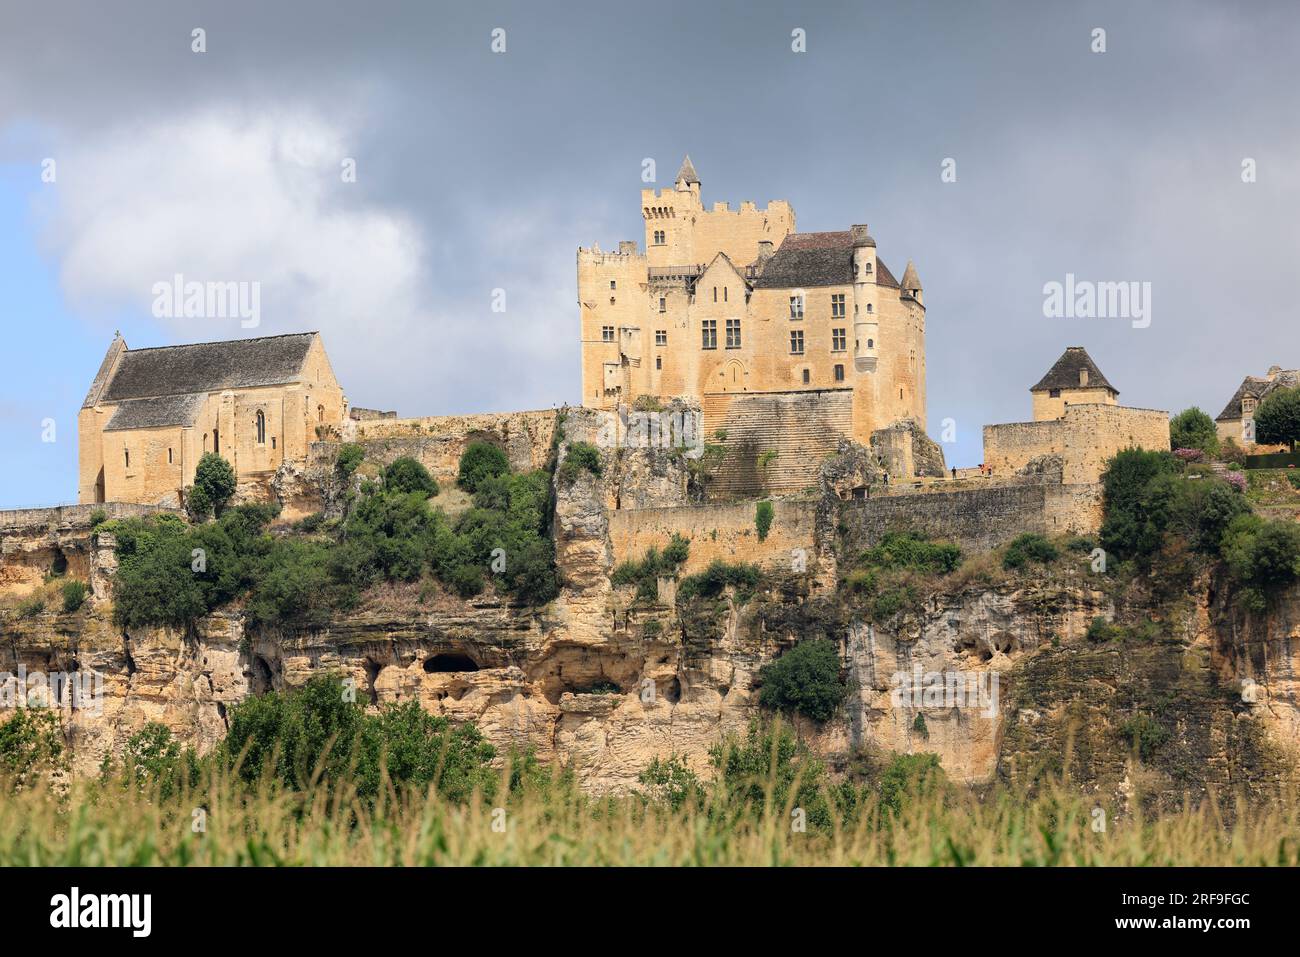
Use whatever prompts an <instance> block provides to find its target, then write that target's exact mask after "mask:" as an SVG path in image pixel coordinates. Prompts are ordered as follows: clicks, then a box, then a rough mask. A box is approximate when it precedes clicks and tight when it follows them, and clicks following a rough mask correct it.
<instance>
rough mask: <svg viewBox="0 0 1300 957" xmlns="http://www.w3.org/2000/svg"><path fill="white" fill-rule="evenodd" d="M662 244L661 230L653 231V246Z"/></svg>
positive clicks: (662, 234)
mask: <svg viewBox="0 0 1300 957" xmlns="http://www.w3.org/2000/svg"><path fill="white" fill-rule="evenodd" d="M663 244H664V231H663V230H662V229H656V230H655V245H656V246H662V245H663Z"/></svg>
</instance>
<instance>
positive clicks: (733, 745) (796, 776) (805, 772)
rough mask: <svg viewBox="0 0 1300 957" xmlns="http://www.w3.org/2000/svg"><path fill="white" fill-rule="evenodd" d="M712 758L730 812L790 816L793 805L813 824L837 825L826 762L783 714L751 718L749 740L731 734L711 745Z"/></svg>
mask: <svg viewBox="0 0 1300 957" xmlns="http://www.w3.org/2000/svg"><path fill="white" fill-rule="evenodd" d="M709 763H710V764H711V765H712V766H713V768H714V770H715V787H716V788H717V794H718V798H717V799H718V800H719V802H720V803H722V804H723V805H724V806H725V807H727V808H728V809H729V810H730V813H732V814H747V815H753V816H759V815H763V814H767V813H770V814H775V815H780V816H784V815H785V814H786V813H787V812H786V808H787V807H790V806H792V807H797V808H800V809H802V810H803V812H804V813H805V814H806V815H807V821H808V824H809V825H810V826H811V827H814V828H817V829H819V830H825V829H828V828H829V827H830V826H831V820H832V815H831V804H830V802H829V801H828V800H827V798H826V790H827V788H826V783H827V782H826V766H825V765H824V764H823V763H822V762H821V761H820V760H818V759H817V758H816V757H814V756H813V755H811V754H810V753H809V752H808V750H807V749H806V748H805V747H803V746H802V745H801V744H799V743H798V742H797V741H796V740H795V737H794V734H793V733H792V732H791V730H790V728H789V727H788V726H787V725H785V724H783V723H782V722H780V721H779V720H778V721H770V722H769V721H761V720H755V721H752V722H750V724H749V727H748V730H747V731H746V734H745V737H744V739H743V740H741V739H737V738H735V737H734V736H728V737H726V738H724V739H723V740H722V741H721V742H719V743H718V744H716V745H714V746H713V747H712V748H710V749H709ZM783 823H785V825H786V826H789V822H788V820H787V821H784V822H783Z"/></svg>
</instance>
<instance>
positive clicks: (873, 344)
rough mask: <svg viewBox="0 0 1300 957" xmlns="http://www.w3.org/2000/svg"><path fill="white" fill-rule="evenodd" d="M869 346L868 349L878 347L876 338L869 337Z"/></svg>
mask: <svg viewBox="0 0 1300 957" xmlns="http://www.w3.org/2000/svg"><path fill="white" fill-rule="evenodd" d="M867 348H868V349H874V348H876V340H875V339H868V340H867Z"/></svg>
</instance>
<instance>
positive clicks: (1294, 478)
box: [1286, 472, 1300, 491]
mask: <svg viewBox="0 0 1300 957" xmlns="http://www.w3.org/2000/svg"><path fill="white" fill-rule="evenodd" d="M1286 480H1287V481H1288V482H1290V483H1291V487H1292V488H1293V489H1296V490H1298V491H1300V472H1287V473H1286Z"/></svg>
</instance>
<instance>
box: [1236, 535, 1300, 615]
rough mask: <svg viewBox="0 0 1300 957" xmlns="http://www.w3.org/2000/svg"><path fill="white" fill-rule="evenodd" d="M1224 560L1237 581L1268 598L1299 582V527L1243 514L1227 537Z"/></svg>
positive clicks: (1253, 604) (1255, 604) (1256, 603)
mask: <svg viewBox="0 0 1300 957" xmlns="http://www.w3.org/2000/svg"><path fill="white" fill-rule="evenodd" d="M1223 558H1224V561H1225V562H1227V565H1228V568H1229V570H1230V571H1231V572H1232V575H1233V577H1234V578H1235V579H1236V580H1237V581H1238V582H1240V583H1241V584H1242V585H1244V586H1246V588H1247V589H1250V590H1253V591H1254V592H1257V593H1258V595H1259V596H1261V597H1262V598H1263V599H1267V598H1269V597H1271V596H1273V595H1275V594H1276V593H1277V592H1279V591H1281V590H1282V589H1284V588H1287V587H1289V586H1290V585H1292V584H1294V583H1295V582H1296V581H1297V580H1298V579H1300V526H1298V525H1296V524H1295V523H1294V522H1286V521H1264V520H1263V519H1261V518H1259V517H1258V516H1257V515H1253V514H1251V515H1240V516H1238V517H1237V518H1235V519H1234V520H1233V522H1232V524H1231V525H1230V526H1229V527H1228V530H1227V532H1226V533H1225V534H1224V537H1223ZM1250 604H1251V605H1252V606H1254V607H1256V608H1257V609H1258V608H1259V607H1260V606H1261V605H1262V602H1261V601H1260V600H1259V599H1255V600H1253V601H1251V602H1250Z"/></svg>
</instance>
